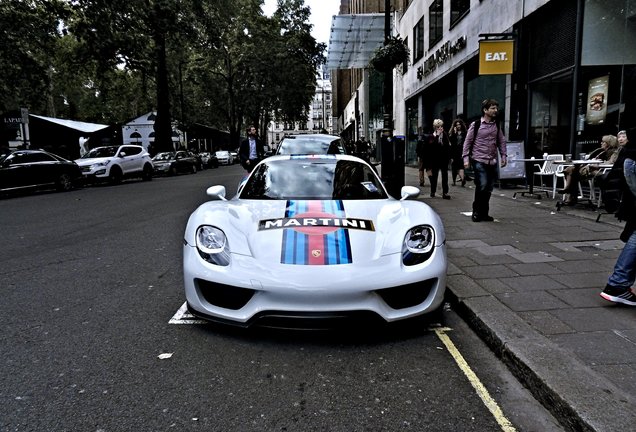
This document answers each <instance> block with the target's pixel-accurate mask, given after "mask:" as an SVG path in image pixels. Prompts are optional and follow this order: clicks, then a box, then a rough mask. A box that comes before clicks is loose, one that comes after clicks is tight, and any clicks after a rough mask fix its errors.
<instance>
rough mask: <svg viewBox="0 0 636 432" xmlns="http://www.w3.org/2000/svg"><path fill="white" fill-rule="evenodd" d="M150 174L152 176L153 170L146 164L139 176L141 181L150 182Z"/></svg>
mask: <svg viewBox="0 0 636 432" xmlns="http://www.w3.org/2000/svg"><path fill="white" fill-rule="evenodd" d="M152 174H153V169H152V167H151V166H150V164H146V165H144V171H143V173H142V174H141V178H142V180H143V181H150V180H152Z"/></svg>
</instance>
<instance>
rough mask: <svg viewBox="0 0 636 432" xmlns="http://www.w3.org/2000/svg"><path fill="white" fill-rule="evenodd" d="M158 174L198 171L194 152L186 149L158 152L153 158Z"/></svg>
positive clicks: (197, 162)
mask: <svg viewBox="0 0 636 432" xmlns="http://www.w3.org/2000/svg"><path fill="white" fill-rule="evenodd" d="M152 163H153V165H154V167H155V173H156V174H168V175H177V174H179V173H192V174H194V173H196V172H197V170H198V168H197V167H198V166H199V161H198V159H197V158H196V157H195V156H194V154H192V153H190V152H186V151H178V152H162V153H157V154H156V155H155V157H153V158H152Z"/></svg>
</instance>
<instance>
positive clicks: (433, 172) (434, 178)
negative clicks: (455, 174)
mask: <svg viewBox="0 0 636 432" xmlns="http://www.w3.org/2000/svg"><path fill="white" fill-rule="evenodd" d="M430 170H431V175H430V176H429V179H430V180H431V194H434V193H435V191H436V190H437V179H438V177H439V173H440V172H441V173H442V193H443V194H444V195H447V194H448V167H444V168H440V167H434V168H430Z"/></svg>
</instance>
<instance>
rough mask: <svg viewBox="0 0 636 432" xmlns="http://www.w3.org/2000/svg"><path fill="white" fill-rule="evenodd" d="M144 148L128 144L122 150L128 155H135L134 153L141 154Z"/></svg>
mask: <svg viewBox="0 0 636 432" xmlns="http://www.w3.org/2000/svg"><path fill="white" fill-rule="evenodd" d="M142 150H143V148H142V147H132V146H126V147H124V148H122V151H124V152H126V156H133V155H136V154H139V153H141V151H142Z"/></svg>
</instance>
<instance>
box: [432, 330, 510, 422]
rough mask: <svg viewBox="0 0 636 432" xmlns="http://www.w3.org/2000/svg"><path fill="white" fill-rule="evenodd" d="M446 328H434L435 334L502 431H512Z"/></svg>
mask: <svg viewBox="0 0 636 432" xmlns="http://www.w3.org/2000/svg"><path fill="white" fill-rule="evenodd" d="M448 330H449V328H447V327H440V328H436V329H435V334H436V335H437V337H438V338H439V339H440V340H441V341H442V343H443V344H444V346H446V349H447V350H448V352H449V353H450V355H452V356H453V359H454V360H455V363H457V366H459V368H460V369H461V371H462V372H463V373H464V375H466V378H468V381H469V382H470V385H472V386H473V388H474V389H475V391H476V392H477V396H479V398H480V399H481V400H482V401H483V402H484V405H486V408H488V410H489V411H490V412H491V413H492V415H493V417H494V418H495V420H496V421H497V423H499V426H501V430H502V431H504V432H514V431H515V430H516V429H515V428H514V426H513V425H512V423H510V420H508V419H507V418H506V416H505V415H504V413H503V411H501V408H499V405H497V402H495V400H494V399H493V398H492V397H491V396H490V393H488V390H487V389H486V387H484V385H483V384H482V383H481V381H480V380H479V378H478V377H477V375H476V374H475V372H473V371H472V369H471V368H470V366H468V363H467V362H466V360H464V356H462V355H461V353H460V352H459V350H458V349H457V348H456V347H455V344H453V341H451V340H450V338H449V337H448V336H447V335H446V333H445V332H446V331H448Z"/></svg>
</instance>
